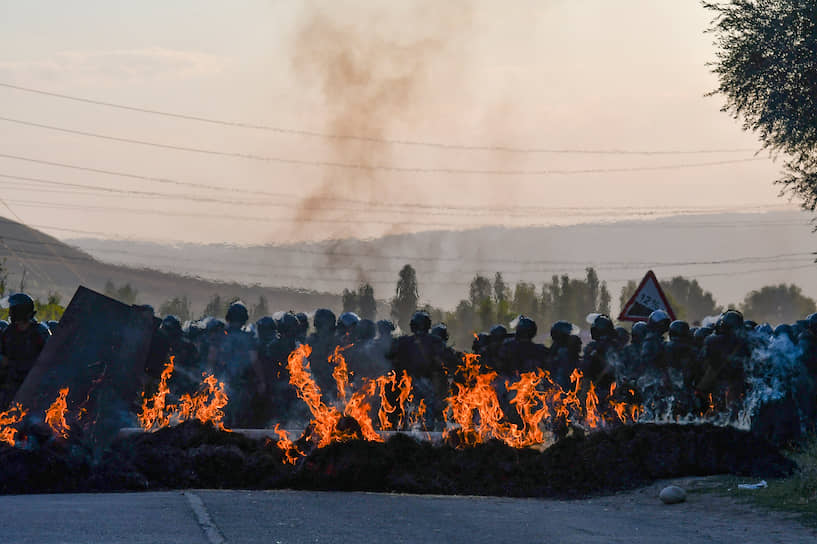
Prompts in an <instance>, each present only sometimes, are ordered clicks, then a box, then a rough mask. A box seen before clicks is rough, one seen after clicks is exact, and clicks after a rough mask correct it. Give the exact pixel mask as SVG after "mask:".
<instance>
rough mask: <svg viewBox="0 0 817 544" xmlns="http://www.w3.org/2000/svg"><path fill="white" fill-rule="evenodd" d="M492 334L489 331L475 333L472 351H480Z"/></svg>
mask: <svg viewBox="0 0 817 544" xmlns="http://www.w3.org/2000/svg"><path fill="white" fill-rule="evenodd" d="M490 338H491V336H490V335H489V334H488V333H487V332H481V333H479V334H476V333H475V334H474V342H473V343H472V344H471V351H473V352H474V353H479V351H480V350H481V349H482V348H484V347H485V346H487V345H488V340H489V339H490Z"/></svg>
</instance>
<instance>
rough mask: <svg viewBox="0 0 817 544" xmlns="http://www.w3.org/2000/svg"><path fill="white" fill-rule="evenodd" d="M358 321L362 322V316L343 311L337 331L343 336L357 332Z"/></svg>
mask: <svg viewBox="0 0 817 544" xmlns="http://www.w3.org/2000/svg"><path fill="white" fill-rule="evenodd" d="M358 323H360V318H359V317H358V315H357V314H356V313H354V312H343V313H342V314H340V317H339V318H338V328H337V332H338V334H340V335H341V336H345V335H347V334H348V335H351V334H353V333H354V332H355V328H356V327H357V324H358Z"/></svg>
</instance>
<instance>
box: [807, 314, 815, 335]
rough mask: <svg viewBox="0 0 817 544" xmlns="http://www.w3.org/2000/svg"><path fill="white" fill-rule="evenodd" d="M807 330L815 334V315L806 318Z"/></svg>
mask: <svg viewBox="0 0 817 544" xmlns="http://www.w3.org/2000/svg"><path fill="white" fill-rule="evenodd" d="M806 322H807V323H808V325H807V326H808V329H809V330H810V331H811V332H813V333H815V334H817V314H811V315H809V316H808V317H807V318H806Z"/></svg>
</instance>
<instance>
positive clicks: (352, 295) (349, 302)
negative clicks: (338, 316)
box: [342, 289, 358, 312]
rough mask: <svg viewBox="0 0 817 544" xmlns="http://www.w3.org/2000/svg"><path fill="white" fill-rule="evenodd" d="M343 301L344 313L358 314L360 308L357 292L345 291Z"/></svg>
mask: <svg viewBox="0 0 817 544" xmlns="http://www.w3.org/2000/svg"><path fill="white" fill-rule="evenodd" d="M342 300H343V311H344V312H357V308H358V299H357V292H355V291H351V290H349V289H344V290H343V297H342Z"/></svg>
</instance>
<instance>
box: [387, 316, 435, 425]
mask: <svg viewBox="0 0 817 544" xmlns="http://www.w3.org/2000/svg"><path fill="white" fill-rule="evenodd" d="M410 326H411V332H412V334H411V335H408V336H401V337H400V338H398V339H397V340H396V341H395V342H394V344H393V345H392V350H391V351H390V352H389V354H388V358H389V359H390V360H391V361H392V364H393V366H394V370H395V372H396V373H397V375H398V376H400V375H402V373H403V371H405V372H406V373H407V374H408V375H409V376H410V377H411V378H412V383H413V386H414V398H415V401H416V402H418V403H419V402H420V401H421V400H422V401H425V405H426V407H427V408H428V410H427V412H426V416H427V417H426V420H427V426H428V428H431V426H433V425H434V424H435V423H441V422H442V411H443V404H444V403H443V400H444V398H445V395H446V393H447V389H448V387H447V385H448V384H447V380H446V375H445V344H444V343H443V341H442V340H440V338H439V337H437V336H432V335H431V334H429V330H430V329H431V317H429V315H428V313H426V312H416V313H415V314H414V315H413V316H412V318H411V322H410Z"/></svg>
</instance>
